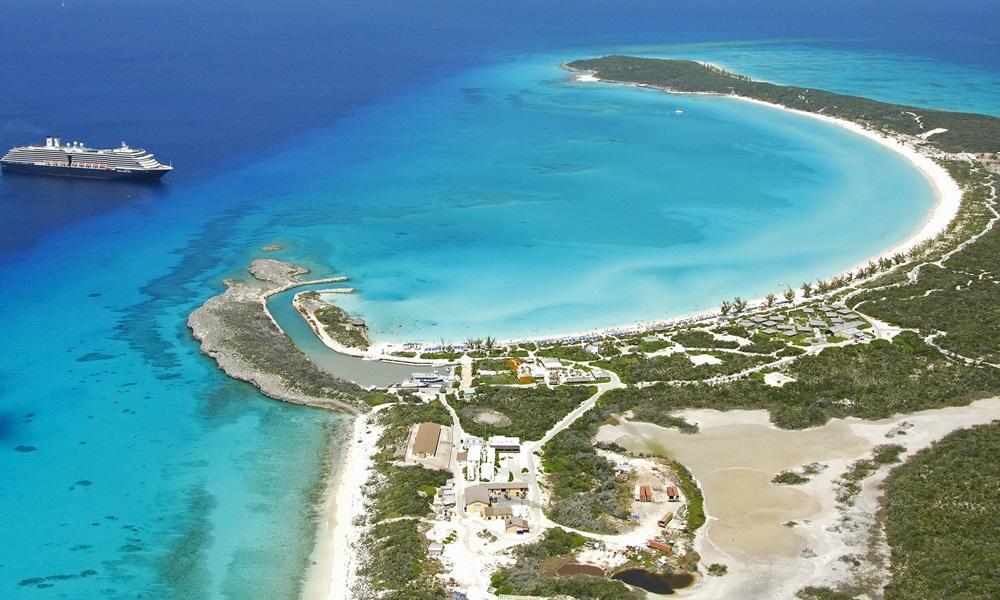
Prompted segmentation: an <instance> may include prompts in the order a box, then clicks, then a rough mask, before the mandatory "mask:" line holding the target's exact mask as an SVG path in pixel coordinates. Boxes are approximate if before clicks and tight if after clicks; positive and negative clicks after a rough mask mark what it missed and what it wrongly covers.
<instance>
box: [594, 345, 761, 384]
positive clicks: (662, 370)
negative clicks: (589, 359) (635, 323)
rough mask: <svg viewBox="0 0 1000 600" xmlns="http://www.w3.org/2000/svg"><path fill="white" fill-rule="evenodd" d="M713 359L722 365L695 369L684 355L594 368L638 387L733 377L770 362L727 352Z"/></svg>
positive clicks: (636, 357)
mask: <svg viewBox="0 0 1000 600" xmlns="http://www.w3.org/2000/svg"><path fill="white" fill-rule="evenodd" d="M716 356H717V357H718V358H719V360H721V361H722V362H721V363H720V364H701V365H696V364H694V363H693V362H691V359H690V358H689V356H688V355H687V354H684V353H678V354H671V355H670V356H644V355H642V354H623V355H621V356H616V357H614V358H612V359H610V360H605V361H600V362H597V363H595V364H596V365H597V366H599V367H602V368H604V369H608V370H609V371H614V372H615V373H617V374H618V376H619V377H621V380H622V381H623V382H624V383H639V382H643V381H701V380H705V379H711V378H713V377H719V376H720V375H733V374H735V373H739V372H741V371H745V370H746V369H750V368H753V367H757V366H760V365H763V364H766V363H768V362H771V360H773V359H771V358H769V357H760V356H746V355H744V354H735V353H731V352H720V353H718V354H717V355H716Z"/></svg>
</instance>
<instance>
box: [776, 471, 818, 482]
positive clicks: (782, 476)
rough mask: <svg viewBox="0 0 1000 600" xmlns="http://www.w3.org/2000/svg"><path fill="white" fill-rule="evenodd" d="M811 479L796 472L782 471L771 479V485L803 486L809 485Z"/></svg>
mask: <svg viewBox="0 0 1000 600" xmlns="http://www.w3.org/2000/svg"><path fill="white" fill-rule="evenodd" d="M808 482H809V478H808V477H805V476H803V475H799V474H798V473H796V472H794V471H782V472H781V473H778V474H777V475H775V476H774V478H773V479H771V483H774V484H777V485H802V484H803V483H808Z"/></svg>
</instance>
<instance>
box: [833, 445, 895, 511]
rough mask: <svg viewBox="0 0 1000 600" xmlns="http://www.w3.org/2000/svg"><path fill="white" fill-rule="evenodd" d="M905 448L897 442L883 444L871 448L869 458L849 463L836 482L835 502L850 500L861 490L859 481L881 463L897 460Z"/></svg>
mask: <svg viewBox="0 0 1000 600" xmlns="http://www.w3.org/2000/svg"><path fill="white" fill-rule="evenodd" d="M904 450H906V448H904V447H902V446H900V445H899V444H884V445H881V446H876V447H875V449H874V450H872V457H871V458H863V459H861V460H858V461H855V462H854V463H853V464H851V467H850V468H849V469H848V470H847V472H846V473H844V474H843V476H841V478H840V480H839V481H838V482H837V483H838V484H839V488H840V489H839V490H838V492H837V502H852V501H853V500H854V497H855V496H857V495H858V493H859V492H860V491H861V483H862V482H863V481H864V480H865V479H867V478H868V477H869V476H870V475H871V474H872V473H874V472H875V471H877V470H878V468H879V467H881V466H883V465H891V464H892V463H898V462H899V455H900V454H902V453H903V451H904Z"/></svg>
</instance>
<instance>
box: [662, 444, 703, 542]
mask: <svg viewBox="0 0 1000 600" xmlns="http://www.w3.org/2000/svg"><path fill="white" fill-rule="evenodd" d="M664 460H665V461H666V462H667V464H668V465H670V468H671V470H673V472H674V474H675V475H676V476H677V486H678V487H680V488H681V493H682V494H684V500H685V501H686V502H687V524H686V525H685V527H684V531H685V532H686V533H688V534H689V535H692V536H693V535H694V534H695V533H696V532H697V531H698V530H699V529H701V526H702V525H704V524H705V496H704V495H702V493H701V488H700V487H698V483H697V482H696V481H695V480H694V476H693V475H691V471H688V470H687V467H685V466H684V465H682V464H681V463H679V462H677V461H676V460H673V459H671V458H664Z"/></svg>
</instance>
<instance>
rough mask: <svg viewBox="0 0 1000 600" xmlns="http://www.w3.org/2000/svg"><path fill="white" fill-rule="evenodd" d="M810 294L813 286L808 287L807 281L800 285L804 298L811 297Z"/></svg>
mask: <svg viewBox="0 0 1000 600" xmlns="http://www.w3.org/2000/svg"><path fill="white" fill-rule="evenodd" d="M812 293H813V286H812V285H810V284H809V282H808V281H807V282H805V283H803V284H802V295H803V296H805V297H806V298H808V297H809V296H812Z"/></svg>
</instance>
